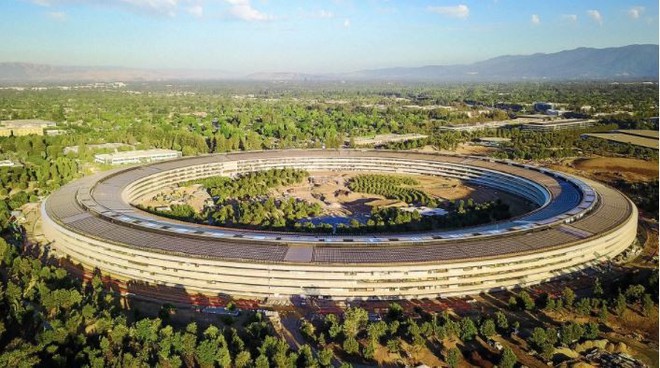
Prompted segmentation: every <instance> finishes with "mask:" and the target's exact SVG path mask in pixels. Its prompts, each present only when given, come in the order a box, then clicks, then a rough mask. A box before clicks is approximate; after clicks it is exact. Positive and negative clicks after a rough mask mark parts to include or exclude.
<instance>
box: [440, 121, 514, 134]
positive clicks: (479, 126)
mask: <svg viewBox="0 0 660 368" xmlns="http://www.w3.org/2000/svg"><path fill="white" fill-rule="evenodd" d="M518 124H520V121H518V120H498V121H486V122H483V123H475V124H456V125H454V124H452V125H445V126H440V127H438V129H440V130H449V131H456V132H474V131H477V130H483V129H497V128H503V127H506V126H510V125H518Z"/></svg>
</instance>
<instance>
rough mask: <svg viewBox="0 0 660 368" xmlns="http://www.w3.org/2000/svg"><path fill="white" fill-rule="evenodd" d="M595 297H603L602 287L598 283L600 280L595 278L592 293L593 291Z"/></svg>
mask: <svg viewBox="0 0 660 368" xmlns="http://www.w3.org/2000/svg"><path fill="white" fill-rule="evenodd" d="M593 293H594V295H595V296H602V295H603V285H601V283H600V278H598V277H596V279H595V280H594V291H593Z"/></svg>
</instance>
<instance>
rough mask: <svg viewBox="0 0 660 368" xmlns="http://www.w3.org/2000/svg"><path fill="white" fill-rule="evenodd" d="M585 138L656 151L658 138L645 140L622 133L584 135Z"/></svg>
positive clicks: (641, 137)
mask: <svg viewBox="0 0 660 368" xmlns="http://www.w3.org/2000/svg"><path fill="white" fill-rule="evenodd" d="M583 136H586V137H593V138H600V139H606V140H608V141H612V142H617V143H629V144H632V145H635V146H640V147H646V148H651V149H655V150H657V149H658V148H659V146H658V138H647V137H643V136H637V135H630V134H624V133H586V134H583Z"/></svg>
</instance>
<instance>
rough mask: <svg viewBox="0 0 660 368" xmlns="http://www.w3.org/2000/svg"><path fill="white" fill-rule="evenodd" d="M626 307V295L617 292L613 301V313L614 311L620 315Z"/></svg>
mask: <svg viewBox="0 0 660 368" xmlns="http://www.w3.org/2000/svg"><path fill="white" fill-rule="evenodd" d="M626 308H627V304H626V297H625V296H624V295H623V294H621V293H619V294H618V295H617V296H616V301H615V302H614V313H616V315H617V316H622V315H623V312H625V310H626Z"/></svg>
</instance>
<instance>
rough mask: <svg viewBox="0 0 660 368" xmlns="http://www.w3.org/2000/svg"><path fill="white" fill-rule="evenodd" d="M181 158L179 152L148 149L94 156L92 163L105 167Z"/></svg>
mask: <svg viewBox="0 0 660 368" xmlns="http://www.w3.org/2000/svg"><path fill="white" fill-rule="evenodd" d="M179 157H181V151H174V150H166V149H150V150H138V151H126V152H115V153H100V154H97V155H94V161H96V162H98V163H101V164H106V165H124V164H137V163H145V162H153V161H163V160H171V159H174V158H179Z"/></svg>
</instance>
